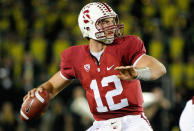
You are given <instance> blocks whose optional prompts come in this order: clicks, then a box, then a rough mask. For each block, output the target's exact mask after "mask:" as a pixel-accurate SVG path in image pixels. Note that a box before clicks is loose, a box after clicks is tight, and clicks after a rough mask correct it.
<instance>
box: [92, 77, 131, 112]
mask: <svg viewBox="0 0 194 131" xmlns="http://www.w3.org/2000/svg"><path fill="white" fill-rule="evenodd" d="M111 82H113V83H114V85H115V88H116V89H114V90H111V91H108V92H107V93H106V94H105V98H106V101H107V103H108V107H109V109H110V110H111V111H113V110H118V109H121V108H123V107H126V106H128V105H129V103H128V100H127V98H124V99H121V100H120V102H119V103H117V104H115V102H114V101H113V97H114V96H118V95H121V93H122V92H123V87H122V84H121V81H120V79H119V78H118V77H117V76H116V75H111V76H107V77H104V78H103V79H102V81H101V84H102V87H103V88H105V87H106V86H108V84H109V83H111ZM90 88H91V89H92V90H93V92H94V98H95V101H96V104H97V107H96V109H97V111H98V112H108V108H107V106H104V105H103V103H102V99H101V97H100V92H99V89H98V85H97V81H96V80H95V79H94V80H92V81H91V83H90Z"/></svg>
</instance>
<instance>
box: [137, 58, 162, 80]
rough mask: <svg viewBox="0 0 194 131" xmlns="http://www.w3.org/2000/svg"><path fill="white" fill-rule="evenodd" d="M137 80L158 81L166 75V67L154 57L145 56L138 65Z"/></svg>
mask: <svg viewBox="0 0 194 131" xmlns="http://www.w3.org/2000/svg"><path fill="white" fill-rule="evenodd" d="M136 69H137V72H138V75H137V78H139V79H141V80H146V81H148V80H156V79H158V78H159V77H161V76H162V75H164V74H165V73H166V68H165V66H164V65H163V64H162V63H161V62H159V61H158V60H157V59H155V58H154V57H152V56H149V55H144V56H143V57H142V58H141V59H140V61H139V62H138V63H137V65H136Z"/></svg>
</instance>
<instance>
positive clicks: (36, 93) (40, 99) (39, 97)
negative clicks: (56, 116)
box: [35, 91, 44, 103]
mask: <svg viewBox="0 0 194 131" xmlns="http://www.w3.org/2000/svg"><path fill="white" fill-rule="evenodd" d="M35 96H36V98H37V99H38V100H39V101H40V102H42V103H44V99H43V98H42V97H41V96H40V95H39V93H38V91H36V92H35Z"/></svg>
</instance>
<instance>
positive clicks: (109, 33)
mask: <svg viewBox="0 0 194 131" xmlns="http://www.w3.org/2000/svg"><path fill="white" fill-rule="evenodd" d="M114 25H116V22H115V18H106V19H102V20H101V21H100V22H99V24H98V26H99V27H100V28H101V29H102V30H105V35H106V37H107V38H112V37H114V34H115V31H116V30H115V28H113V27H112V26H114Z"/></svg>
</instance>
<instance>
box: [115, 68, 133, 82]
mask: <svg viewBox="0 0 194 131" xmlns="http://www.w3.org/2000/svg"><path fill="white" fill-rule="evenodd" d="M115 70H118V71H119V72H120V75H117V77H118V78H119V79H121V80H133V79H136V78H137V72H136V70H135V68H134V67H133V66H119V67H116V68H115Z"/></svg>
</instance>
